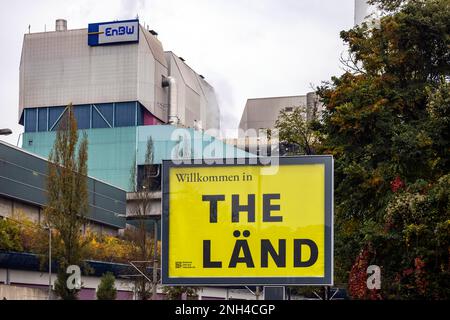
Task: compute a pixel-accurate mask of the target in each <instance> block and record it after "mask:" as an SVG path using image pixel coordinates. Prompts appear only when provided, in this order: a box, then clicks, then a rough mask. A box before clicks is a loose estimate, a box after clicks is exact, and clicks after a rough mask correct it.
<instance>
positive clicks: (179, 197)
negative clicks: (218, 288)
mask: <svg viewBox="0 0 450 320" xmlns="http://www.w3.org/2000/svg"><path fill="white" fill-rule="evenodd" d="M241 160H242V159H241ZM227 163H230V162H226V161H224V164H214V165H207V164H181V165H176V164H174V163H173V162H171V161H164V162H163V221H162V228H163V234H162V240H163V242H162V283H163V284H167V285H215V284H217V285H220V284H227V285H274V284H278V285H290V284H292V285H332V284H333V212H332V211H333V158H332V157H331V156H304V157H286V158H280V164H279V169H278V172H277V173H276V174H273V175H264V174H263V172H262V169H263V168H264V166H263V165H261V164H249V159H246V160H245V161H243V162H237V160H236V159H234V162H232V163H244V164H227Z"/></svg>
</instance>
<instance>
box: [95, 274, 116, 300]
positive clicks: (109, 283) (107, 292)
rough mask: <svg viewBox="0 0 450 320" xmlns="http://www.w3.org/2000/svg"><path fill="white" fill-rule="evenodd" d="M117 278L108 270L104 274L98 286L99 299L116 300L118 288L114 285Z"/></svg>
mask: <svg viewBox="0 0 450 320" xmlns="http://www.w3.org/2000/svg"><path fill="white" fill-rule="evenodd" d="M115 280H116V278H115V277H114V275H113V274H112V273H111V272H107V273H105V274H103V275H102V278H101V279H100V284H99V285H98V288H97V299H98V300H116V296H117V290H116V287H115V286H114V282H115Z"/></svg>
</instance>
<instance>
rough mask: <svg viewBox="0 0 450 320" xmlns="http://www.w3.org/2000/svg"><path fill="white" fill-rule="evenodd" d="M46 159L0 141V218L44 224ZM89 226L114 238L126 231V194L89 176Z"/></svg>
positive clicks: (87, 214)
mask: <svg viewBox="0 0 450 320" xmlns="http://www.w3.org/2000/svg"><path fill="white" fill-rule="evenodd" d="M47 172H48V162H47V160H46V159H44V158H42V157H39V156H37V155H35V154H32V153H30V152H27V151H25V150H22V149H20V148H17V147H15V146H13V145H10V144H9V143H6V142H3V141H0V219H1V218H10V217H12V216H14V215H16V214H19V213H20V214H22V215H24V216H25V217H27V218H28V219H29V220H31V221H33V222H35V223H38V224H40V223H42V222H43V215H42V211H43V208H44V207H45V205H46V203H47V191H46V187H45V183H46V177H47ZM87 180H88V181H87V185H88V205H89V208H88V212H86V218H87V221H88V224H89V227H90V228H91V229H92V230H94V231H96V232H98V233H105V234H111V235H117V234H118V231H119V230H120V229H124V228H125V218H124V215H125V211H126V192H125V190H122V189H119V188H117V187H114V186H112V185H110V184H108V183H105V182H102V181H99V180H97V179H93V178H92V177H88V179H87Z"/></svg>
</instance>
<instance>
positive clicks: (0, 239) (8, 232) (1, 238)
mask: <svg viewBox="0 0 450 320" xmlns="http://www.w3.org/2000/svg"><path fill="white" fill-rule="evenodd" d="M0 250H5V251H22V244H21V238H20V228H19V226H18V225H17V223H15V222H13V221H11V220H9V219H1V220H0Z"/></svg>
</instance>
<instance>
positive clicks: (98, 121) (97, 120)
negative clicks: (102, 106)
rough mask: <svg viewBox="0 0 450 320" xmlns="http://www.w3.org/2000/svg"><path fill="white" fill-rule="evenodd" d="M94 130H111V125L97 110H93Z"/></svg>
mask: <svg viewBox="0 0 450 320" xmlns="http://www.w3.org/2000/svg"><path fill="white" fill-rule="evenodd" d="M92 128H109V125H108V124H107V123H106V121H105V120H104V119H103V118H102V117H101V116H100V114H99V113H98V111H97V110H96V109H95V108H92Z"/></svg>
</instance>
